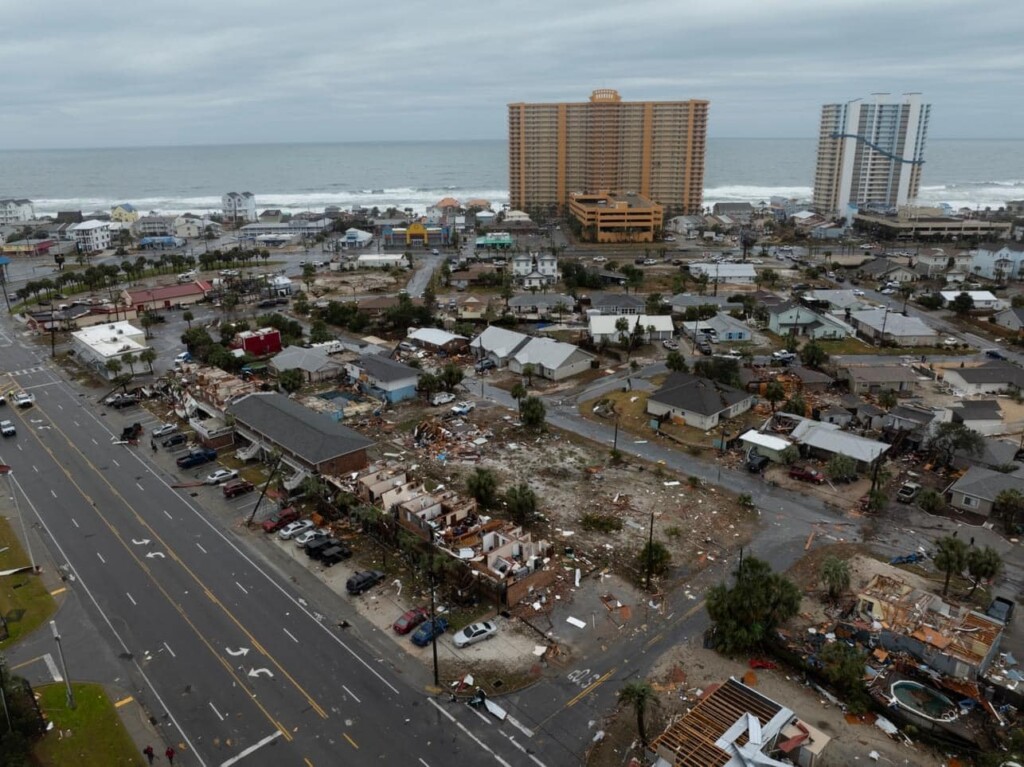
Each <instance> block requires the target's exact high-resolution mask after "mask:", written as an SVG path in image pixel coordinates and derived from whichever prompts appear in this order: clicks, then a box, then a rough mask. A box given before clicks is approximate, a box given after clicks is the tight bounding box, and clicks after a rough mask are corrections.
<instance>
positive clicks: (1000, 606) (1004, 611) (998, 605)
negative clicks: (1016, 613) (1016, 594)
mask: <svg viewBox="0 0 1024 767" xmlns="http://www.w3.org/2000/svg"><path fill="white" fill-rule="evenodd" d="M1013 607H1014V605H1013V602H1011V601H1010V600H1009V599H1006V598H1005V597H996V598H995V599H993V600H992V603H991V604H990V605H989V606H988V609H987V610H986V611H985V615H987V616H988V617H989V618H995V619H996V620H997V621H999V622H1000V623H1009V622H1010V618H1011V617H1013Z"/></svg>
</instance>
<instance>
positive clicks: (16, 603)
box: [0, 517, 56, 648]
mask: <svg viewBox="0 0 1024 767" xmlns="http://www.w3.org/2000/svg"><path fill="white" fill-rule="evenodd" d="M28 564H29V560H28V554H26V553H25V550H24V549H23V548H22V547H21V541H20V540H19V539H18V537H17V536H16V535H15V534H14V530H13V529H11V520H10V519H7V518H5V517H0V570H13V569H14V568H16V567H24V566H25V565H28ZM55 610H56V605H55V604H54V601H53V597H51V596H50V593H49V592H48V591H47V590H46V587H45V586H44V585H43V581H42V579H41V578H40V577H39V576H38V575H33V574H32V573H30V572H21V573H15V574H14V575H9V576H7V577H5V578H3V579H0V615H3V616H4V617H5V618H7V631H8V632H9V633H10V636H9V637H8V638H7V639H5V640H4V641H2V642H0V648H3V647H6V646H7V645H10V644H14V643H15V642H17V641H18V640H19V639H20V638H21V637H23V636H25V635H26V634H28V633H30V632H31V631H33V630H34V629H36V628H38V627H39V626H40V625H42V623H43V622H44V621H46V620H48V619H49V617H50V616H51V615H53V613H54V611H55Z"/></svg>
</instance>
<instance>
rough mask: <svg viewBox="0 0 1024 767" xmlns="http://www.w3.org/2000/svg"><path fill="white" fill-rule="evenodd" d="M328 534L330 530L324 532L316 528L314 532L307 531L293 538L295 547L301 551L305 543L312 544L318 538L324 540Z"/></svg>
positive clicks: (322, 529) (320, 528)
mask: <svg viewBox="0 0 1024 767" xmlns="http://www.w3.org/2000/svg"><path fill="white" fill-rule="evenodd" d="M330 534H331V532H330V530H325V529H324V528H322V527H318V528H317V529H316V530H307V531H306V532H304V533H299V534H298V535H296V536H295V545H296V546H298V547H299V548H300V549H301V548H303V547H304V546H305V545H306V544H307V543H312V542H313V541H315V540H318V539H320V538H326V537H327V536H328V535H330Z"/></svg>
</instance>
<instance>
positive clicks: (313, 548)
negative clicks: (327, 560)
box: [306, 535, 341, 559]
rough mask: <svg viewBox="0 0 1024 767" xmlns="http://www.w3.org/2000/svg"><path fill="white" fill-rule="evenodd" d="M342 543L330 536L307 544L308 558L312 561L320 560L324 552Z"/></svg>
mask: <svg viewBox="0 0 1024 767" xmlns="http://www.w3.org/2000/svg"><path fill="white" fill-rule="evenodd" d="M340 543H341V541H339V540H338V539H337V538H332V537H331V536H329V535H324V536H321V537H320V538H317V539H316V540H313V541H310V542H309V543H307V544H306V556H307V557H309V558H310V559H319V558H320V555H321V554H322V553H323V552H325V551H327V549H329V548H331V547H333V546H338V545H339V544H340Z"/></svg>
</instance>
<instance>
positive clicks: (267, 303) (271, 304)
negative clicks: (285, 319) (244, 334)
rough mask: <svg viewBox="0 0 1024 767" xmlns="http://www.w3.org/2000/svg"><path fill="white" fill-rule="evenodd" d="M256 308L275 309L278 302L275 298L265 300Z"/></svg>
mask: <svg viewBox="0 0 1024 767" xmlns="http://www.w3.org/2000/svg"><path fill="white" fill-rule="evenodd" d="M256 306H258V307H259V308H260V309H273V308H274V307H275V306H277V301H275V300H274V299H273V298H264V299H263V300H262V301H260V302H259V303H258V304H256Z"/></svg>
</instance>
